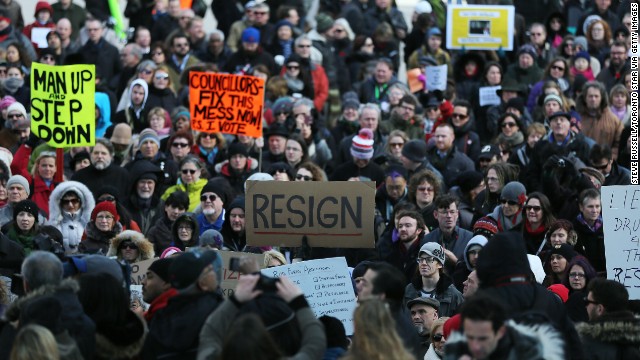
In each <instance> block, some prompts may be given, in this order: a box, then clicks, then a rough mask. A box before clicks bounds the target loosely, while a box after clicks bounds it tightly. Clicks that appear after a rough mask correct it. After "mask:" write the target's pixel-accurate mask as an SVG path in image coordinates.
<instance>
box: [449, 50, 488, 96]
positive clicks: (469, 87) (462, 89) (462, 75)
mask: <svg viewBox="0 0 640 360" xmlns="http://www.w3.org/2000/svg"><path fill="white" fill-rule="evenodd" d="M469 61H473V62H475V63H476V69H477V70H476V72H475V74H471V75H468V74H467V73H466V71H465V66H466V65H467V63H469ZM484 63H485V61H484V58H483V57H482V55H480V54H478V53H476V52H466V53H464V54H462V55H460V57H459V58H458V59H456V60H455V62H454V64H453V78H454V80H455V82H456V97H457V98H458V99H471V97H472V96H473V93H474V90H475V89H477V88H478V87H479V86H480V83H481V82H482V70H483V69H484Z"/></svg>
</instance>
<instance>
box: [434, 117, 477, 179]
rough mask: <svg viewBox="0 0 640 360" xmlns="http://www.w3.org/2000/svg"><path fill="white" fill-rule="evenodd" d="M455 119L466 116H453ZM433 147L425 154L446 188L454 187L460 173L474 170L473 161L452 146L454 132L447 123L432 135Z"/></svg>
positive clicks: (454, 137)
mask: <svg viewBox="0 0 640 360" xmlns="http://www.w3.org/2000/svg"><path fill="white" fill-rule="evenodd" d="M453 116H457V117H467V116H468V115H463V114H462V113H460V114H454V115H453ZM433 138H434V139H435V146H434V147H433V148H431V149H430V150H429V151H428V152H427V158H428V159H429V162H430V163H431V164H432V165H433V166H434V167H435V168H436V169H437V170H438V171H440V173H441V174H442V177H443V179H444V182H445V184H446V185H447V187H452V186H454V185H455V183H454V181H455V180H456V178H457V176H458V175H459V174H460V173H463V172H465V171H472V170H475V165H474V163H473V160H471V159H470V158H469V157H468V156H467V155H465V154H464V153H463V152H461V151H460V150H458V149H457V148H456V146H454V141H455V139H456V136H455V130H454V128H453V126H452V125H451V124H449V123H445V124H441V125H440V126H438V127H437V128H436V131H435V132H434V133H433Z"/></svg>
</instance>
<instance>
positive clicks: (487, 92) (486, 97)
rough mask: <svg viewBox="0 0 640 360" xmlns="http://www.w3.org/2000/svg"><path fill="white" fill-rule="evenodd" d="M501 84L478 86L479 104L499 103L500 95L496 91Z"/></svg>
mask: <svg viewBox="0 0 640 360" xmlns="http://www.w3.org/2000/svg"><path fill="white" fill-rule="evenodd" d="M501 87H502V86H500V85H498V86H485V87H481V88H480V94H479V97H480V106H487V105H500V96H498V94H497V93H496V91H498V90H500V88H501Z"/></svg>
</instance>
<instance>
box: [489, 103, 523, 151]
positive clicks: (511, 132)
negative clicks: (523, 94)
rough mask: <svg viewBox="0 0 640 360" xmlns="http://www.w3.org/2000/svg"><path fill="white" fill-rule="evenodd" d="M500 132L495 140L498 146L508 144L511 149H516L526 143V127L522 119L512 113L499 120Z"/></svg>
mask: <svg viewBox="0 0 640 360" xmlns="http://www.w3.org/2000/svg"><path fill="white" fill-rule="evenodd" d="M498 126H499V127H500V132H499V133H498V136H497V137H496V139H495V143H496V144H500V143H505V142H506V143H508V144H509V145H510V147H511V148H512V149H513V148H516V147H518V146H520V145H521V144H522V143H524V135H523V132H524V130H525V129H524V126H523V124H522V121H520V117H519V116H517V115H515V114H512V113H510V112H508V113H505V114H504V115H502V116H500V119H498Z"/></svg>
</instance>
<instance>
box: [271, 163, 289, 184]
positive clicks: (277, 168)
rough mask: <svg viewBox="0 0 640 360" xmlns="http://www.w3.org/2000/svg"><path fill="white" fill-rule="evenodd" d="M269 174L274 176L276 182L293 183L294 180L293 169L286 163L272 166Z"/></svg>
mask: <svg viewBox="0 0 640 360" xmlns="http://www.w3.org/2000/svg"><path fill="white" fill-rule="evenodd" d="M267 174H269V175H271V176H273V180H275V181H293V179H294V176H293V174H294V172H293V168H292V167H291V166H289V164H287V163H284V162H277V163H273V164H271V166H270V167H269V169H268V170H267Z"/></svg>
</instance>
